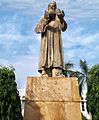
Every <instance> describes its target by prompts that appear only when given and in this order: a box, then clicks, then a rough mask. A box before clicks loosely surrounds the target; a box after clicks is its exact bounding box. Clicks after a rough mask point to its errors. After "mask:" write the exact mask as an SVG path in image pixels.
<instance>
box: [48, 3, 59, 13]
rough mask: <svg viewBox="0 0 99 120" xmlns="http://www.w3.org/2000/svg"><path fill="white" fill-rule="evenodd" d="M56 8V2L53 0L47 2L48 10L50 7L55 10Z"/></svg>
mask: <svg viewBox="0 0 99 120" xmlns="http://www.w3.org/2000/svg"><path fill="white" fill-rule="evenodd" d="M56 8H57V4H56V2H55V1H53V2H50V3H49V4H48V10H50V9H52V10H54V11H55V10H56Z"/></svg>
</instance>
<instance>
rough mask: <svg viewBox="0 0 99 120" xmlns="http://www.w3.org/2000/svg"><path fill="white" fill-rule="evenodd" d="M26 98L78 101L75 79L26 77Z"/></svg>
mask: <svg viewBox="0 0 99 120" xmlns="http://www.w3.org/2000/svg"><path fill="white" fill-rule="evenodd" d="M74 79H75V80H74ZM26 98H28V99H30V100H33V101H72V100H73V101H79V100H80V98H79V93H78V84H77V80H76V78H65V77H52V78H51V77H43V78H41V77H28V80H27V89H26Z"/></svg>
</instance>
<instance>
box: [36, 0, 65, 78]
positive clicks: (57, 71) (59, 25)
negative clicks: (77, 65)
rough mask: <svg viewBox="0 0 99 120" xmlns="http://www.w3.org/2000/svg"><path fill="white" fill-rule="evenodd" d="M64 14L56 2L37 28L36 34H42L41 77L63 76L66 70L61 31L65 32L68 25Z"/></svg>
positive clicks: (39, 65) (50, 4)
mask: <svg viewBox="0 0 99 120" xmlns="http://www.w3.org/2000/svg"><path fill="white" fill-rule="evenodd" d="M64 16H65V14H64V12H63V11H61V10H60V9H57V4H56V2H51V3H49V5H48V9H47V10H46V11H45V13H44V16H43V17H41V18H40V20H39V22H38V24H37V25H36V27H35V32H36V33H41V45H40V53H39V59H38V60H39V62H38V71H39V72H40V73H41V76H48V77H55V76H61V75H62V71H63V70H64V58H63V47H62V37H61V31H63V32H64V31H65V30H66V28H67V23H66V22H65V20H64Z"/></svg>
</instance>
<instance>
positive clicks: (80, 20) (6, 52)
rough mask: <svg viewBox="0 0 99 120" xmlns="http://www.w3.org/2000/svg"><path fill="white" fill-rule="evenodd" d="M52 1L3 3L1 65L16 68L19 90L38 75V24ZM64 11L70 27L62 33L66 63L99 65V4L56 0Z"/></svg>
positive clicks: (0, 0)
mask: <svg viewBox="0 0 99 120" xmlns="http://www.w3.org/2000/svg"><path fill="white" fill-rule="evenodd" d="M49 2H50V0H40V1H37V0H0V65H4V66H9V65H12V66H13V67H14V68H15V74H16V81H17V84H18V88H25V84H26V79H27V76H38V75H39V74H38V72H37V65H38V62H37V61H38V52H39V46H40V35H38V34H36V33H35V32H34V28H35V25H36V24H37V21H38V20H39V18H40V17H41V16H42V15H43V14H44V11H45V9H47V5H48V3H49ZM56 2H57V5H58V8H60V9H61V10H64V12H65V20H66V21H67V24H68V28H67V30H66V31H65V32H64V33H63V34H62V39H63V47H64V58H65V62H68V61H70V62H72V63H74V64H75V68H74V69H79V67H78V66H79V60H80V59H83V60H86V61H87V62H88V66H89V67H92V66H93V65H95V64H99V1H98V0H56Z"/></svg>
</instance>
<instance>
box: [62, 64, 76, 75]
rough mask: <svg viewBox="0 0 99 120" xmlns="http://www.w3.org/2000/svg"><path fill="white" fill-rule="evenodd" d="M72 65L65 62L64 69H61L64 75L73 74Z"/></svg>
mask: <svg viewBox="0 0 99 120" xmlns="http://www.w3.org/2000/svg"><path fill="white" fill-rule="evenodd" d="M73 67H74V64H73V63H70V62H67V63H65V70H64V71H63V74H64V75H65V77H70V76H71V74H73V72H74V71H73V70H71V69H72V68H73Z"/></svg>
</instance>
